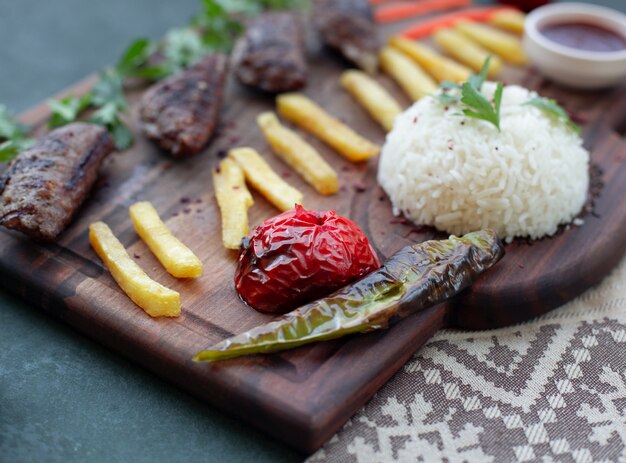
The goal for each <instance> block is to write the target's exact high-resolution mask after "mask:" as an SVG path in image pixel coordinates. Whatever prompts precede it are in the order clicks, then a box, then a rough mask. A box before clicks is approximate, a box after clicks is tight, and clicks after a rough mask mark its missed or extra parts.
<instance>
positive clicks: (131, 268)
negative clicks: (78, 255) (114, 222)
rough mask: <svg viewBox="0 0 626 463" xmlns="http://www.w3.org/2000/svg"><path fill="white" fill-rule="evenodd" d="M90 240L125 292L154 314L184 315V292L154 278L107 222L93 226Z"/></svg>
mask: <svg viewBox="0 0 626 463" xmlns="http://www.w3.org/2000/svg"><path fill="white" fill-rule="evenodd" d="M89 242H90V243H91V247H93V249H94V251H96V254H98V256H99V257H100V259H101V260H102V262H103V263H104V265H105V266H106V267H107V268H108V269H109V272H111V275H112V276H113V279H115V281H116V282H117V284H118V285H119V286H120V288H122V291H124V292H125V293H126V295H128V297H129V298H130V299H131V300H132V301H133V302H134V303H135V304H137V305H138V306H139V307H141V308H142V309H143V310H145V311H146V313H147V314H148V315H150V316H151V317H177V316H179V315H180V295H179V294H178V293H177V292H176V291H173V290H171V289H169V288H166V287H165V286H163V285H162V284H160V283H157V282H156V281H154V280H153V279H151V278H150V277H149V276H148V275H146V273H145V272H144V271H143V270H142V269H141V268H140V267H139V265H137V263H136V262H135V261H134V260H133V259H131V258H130V256H129V255H128V253H127V252H126V249H124V246H123V245H122V243H120V241H119V240H118V239H117V238H116V237H115V235H114V234H113V232H112V231H111V229H110V228H109V227H108V225H107V224H105V223H104V222H96V223H92V224H91V225H90V226H89Z"/></svg>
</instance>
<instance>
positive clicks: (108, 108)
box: [90, 102, 133, 151]
mask: <svg viewBox="0 0 626 463" xmlns="http://www.w3.org/2000/svg"><path fill="white" fill-rule="evenodd" d="M121 112H122V111H120V108H119V106H118V105H117V104H116V103H115V102H109V103H106V104H105V105H103V106H102V107H101V108H100V109H98V110H97V111H96V112H95V113H93V116H91V119H90V121H91V122H93V123H94V124H98V125H101V126H103V127H106V129H107V130H108V131H109V132H110V133H111V135H112V136H113V139H114V140H115V147H116V148H117V149H118V150H120V151H122V150H125V149H126V148H128V147H129V146H130V145H132V143H133V134H132V132H131V131H130V129H129V128H128V127H127V126H126V124H124V121H122V119H121V116H120V113H121Z"/></svg>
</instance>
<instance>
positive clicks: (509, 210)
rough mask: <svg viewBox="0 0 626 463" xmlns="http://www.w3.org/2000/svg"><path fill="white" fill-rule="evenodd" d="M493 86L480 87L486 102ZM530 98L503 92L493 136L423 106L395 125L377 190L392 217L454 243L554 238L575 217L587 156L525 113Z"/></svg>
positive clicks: (568, 136)
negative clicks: (462, 238) (491, 235)
mask: <svg viewBox="0 0 626 463" xmlns="http://www.w3.org/2000/svg"><path fill="white" fill-rule="evenodd" d="M494 90H495V84H492V83H485V84H484V86H483V93H484V94H485V96H487V97H488V98H491V96H492V94H493V91H494ZM535 96H537V94H536V93H534V92H531V91H529V90H527V89H525V88H522V87H519V86H506V87H505V88H504V93H503V98H502V105H501V110H500V128H501V131H500V132H498V130H497V129H496V127H495V126H494V125H492V124H490V123H488V122H485V121H481V120H477V119H473V118H468V117H465V116H463V115H459V113H460V110H459V109H458V108H456V107H455V106H454V105H451V106H450V107H449V108H446V107H444V105H443V104H442V103H440V102H439V101H438V100H437V99H436V98H433V97H425V98H422V99H421V100H420V101H418V102H417V103H415V104H414V105H413V106H412V107H411V108H409V109H408V110H407V111H405V112H404V113H402V114H401V115H399V116H398V118H397V119H396V121H395V124H394V128H393V130H392V131H391V132H390V133H389V134H388V136H387V140H386V142H385V145H384V146H383V149H382V154H381V159H380V164H379V170H378V182H379V183H380V185H381V186H382V187H383V189H384V190H385V191H386V192H387V194H388V195H389V197H390V199H391V202H392V204H393V207H394V213H395V214H399V213H402V214H404V216H405V217H407V218H409V219H410V220H412V221H414V222H415V223H418V224H423V225H431V226H434V227H435V228H437V229H438V230H442V231H445V232H448V233H452V234H455V235H461V234H464V233H467V232H470V231H474V230H478V229H482V228H493V229H494V230H496V232H497V233H498V234H499V235H500V237H502V238H504V239H506V241H511V240H512V239H513V238H514V237H530V238H533V239H535V238H540V237H542V236H545V235H552V234H554V233H555V232H556V231H557V228H558V226H559V225H560V224H565V223H569V222H571V221H572V219H574V217H576V215H577V214H578V213H579V212H580V211H581V209H582V207H583V205H584V203H585V200H586V197H587V187H588V183H589V174H588V171H589V169H588V164H589V152H588V151H587V150H586V149H584V148H583V147H582V140H581V139H580V137H579V136H578V134H576V133H575V132H573V131H572V130H571V129H569V128H567V127H566V126H565V124H563V123H562V122H560V121H557V120H555V119H554V118H551V117H549V116H548V115H546V114H545V113H544V112H543V111H541V110H539V109H538V108H535V107H533V106H530V105H524V103H526V102H528V101H529V100H530V99H531V98H533V97H535Z"/></svg>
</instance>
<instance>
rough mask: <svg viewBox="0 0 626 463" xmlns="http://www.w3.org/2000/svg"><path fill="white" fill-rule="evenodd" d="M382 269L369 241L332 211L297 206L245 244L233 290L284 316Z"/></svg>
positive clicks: (255, 232) (251, 302) (260, 228)
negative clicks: (312, 209)
mask: <svg viewBox="0 0 626 463" xmlns="http://www.w3.org/2000/svg"><path fill="white" fill-rule="evenodd" d="M380 266H381V262H380V259H379V258H378V255H377V254H376V251H374V249H373V248H372V246H371V245H370V243H369V241H368V240H367V237H366V236H365V235H364V234H363V232H362V231H361V230H360V229H359V227H358V226H357V225H356V224H355V223H354V222H352V221H351V220H348V219H346V218H345V217H341V216H339V215H337V213H336V212H335V211H327V212H319V211H310V210H306V209H304V208H303V207H302V206H296V208H295V209H293V210H290V211H287V212H284V213H282V214H280V215H278V216H276V217H273V218H271V219H269V220H266V221H265V222H263V223H262V224H261V225H259V226H258V227H256V228H255V229H254V230H252V233H251V234H250V236H249V237H247V238H245V239H244V241H243V247H242V251H241V255H240V256H239V265H238V267H237V271H236V273H235V287H236V288H237V292H238V293H239V295H240V296H241V298H242V299H243V300H244V301H245V302H246V303H247V304H248V305H250V306H251V307H253V308H255V309H257V310H260V311H262V312H272V313H284V312H287V311H289V310H291V309H293V308H295V307H299V306H301V305H302V304H305V303H307V302H310V301H313V300H315V299H319V298H321V297H324V296H327V295H328V294H330V293H332V292H333V291H335V290H337V289H338V288H341V287H343V286H345V285H346V284H348V283H351V282H353V281H355V280H358V279H359V278H361V277H363V276H365V275H367V274H368V273H370V272H372V271H374V270H376V269H377V268H379V267H380Z"/></svg>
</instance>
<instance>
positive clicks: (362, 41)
mask: <svg viewBox="0 0 626 463" xmlns="http://www.w3.org/2000/svg"><path fill="white" fill-rule="evenodd" d="M314 5H315V11H314V14H313V16H314V18H315V26H316V27H317V29H318V30H319V31H320V33H321V35H322V38H323V40H324V42H325V43H326V44H327V45H328V46H330V47H332V48H335V49H337V50H339V51H340V52H341V53H342V54H343V56H345V57H346V58H347V59H348V60H350V61H352V62H353V63H354V64H356V65H357V66H358V67H360V68H361V69H363V70H364V71H366V72H369V73H371V74H373V73H374V72H376V69H377V68H378V49H379V48H380V43H379V41H378V36H377V30H376V24H375V23H374V20H373V16H372V8H371V7H370V4H369V2H368V0H314Z"/></svg>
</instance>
